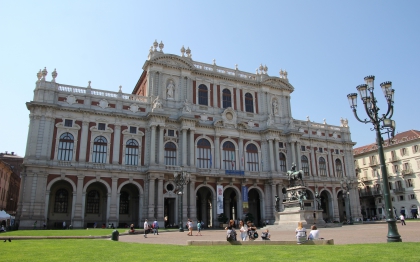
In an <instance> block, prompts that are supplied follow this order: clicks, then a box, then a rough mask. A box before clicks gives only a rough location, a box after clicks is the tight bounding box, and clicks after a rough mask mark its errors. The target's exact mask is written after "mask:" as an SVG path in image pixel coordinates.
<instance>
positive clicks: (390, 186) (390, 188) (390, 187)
mask: <svg viewBox="0 0 420 262" xmlns="http://www.w3.org/2000/svg"><path fill="white" fill-rule="evenodd" d="M388 186H389V190H392V182H388Z"/></svg>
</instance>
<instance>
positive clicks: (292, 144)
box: [290, 142, 297, 165]
mask: <svg viewBox="0 0 420 262" xmlns="http://www.w3.org/2000/svg"><path fill="white" fill-rule="evenodd" d="M295 145H296V144H295V142H291V143H290V147H291V150H292V162H293V163H295V164H296V165H297V163H296V152H295V151H296V146H295Z"/></svg>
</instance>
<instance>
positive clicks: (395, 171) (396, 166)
mask: <svg viewBox="0 0 420 262" xmlns="http://www.w3.org/2000/svg"><path fill="white" fill-rule="evenodd" d="M393 169H394V173H397V172H398V171H399V168H398V165H394V168H393Z"/></svg>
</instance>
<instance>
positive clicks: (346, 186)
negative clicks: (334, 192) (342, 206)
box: [340, 179, 353, 225]
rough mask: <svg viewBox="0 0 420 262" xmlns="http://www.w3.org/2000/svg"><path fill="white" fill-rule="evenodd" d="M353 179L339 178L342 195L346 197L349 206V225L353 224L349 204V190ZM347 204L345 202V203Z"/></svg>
mask: <svg viewBox="0 0 420 262" xmlns="http://www.w3.org/2000/svg"><path fill="white" fill-rule="evenodd" d="M352 183H353V180H350V181H348V180H344V179H343V180H341V181H340V184H341V188H342V189H343V190H344V192H343V195H344V197H345V198H347V201H348V207H349V225H353V217H352V216H351V204H350V190H351V189H352V188H353V186H352ZM346 205H347V204H346Z"/></svg>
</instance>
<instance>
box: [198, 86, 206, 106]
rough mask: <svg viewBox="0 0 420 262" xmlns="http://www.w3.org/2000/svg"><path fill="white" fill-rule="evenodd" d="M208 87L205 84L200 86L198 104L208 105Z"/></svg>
mask: <svg viewBox="0 0 420 262" xmlns="http://www.w3.org/2000/svg"><path fill="white" fill-rule="evenodd" d="M208 96H209V94H208V89H207V86H205V85H200V86H198V104H200V105H204V106H207V105H208V103H209V102H208Z"/></svg>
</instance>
